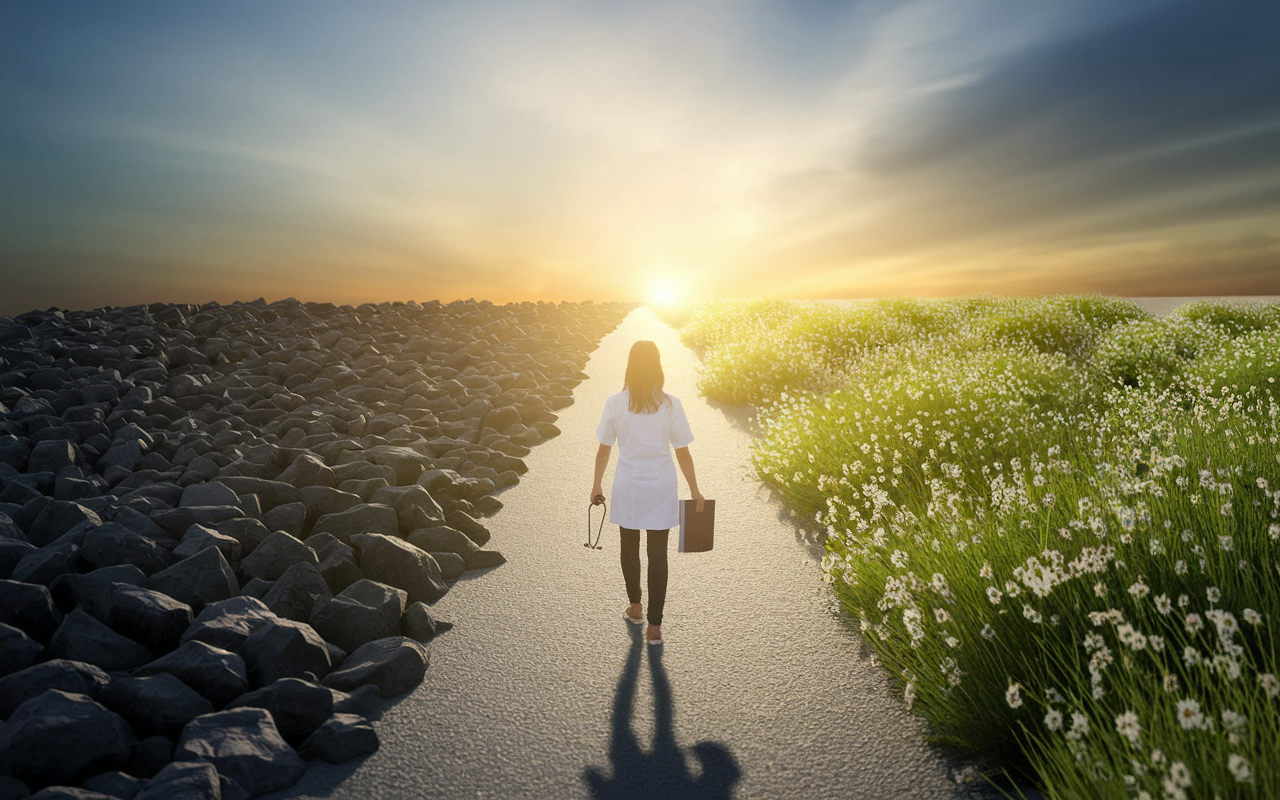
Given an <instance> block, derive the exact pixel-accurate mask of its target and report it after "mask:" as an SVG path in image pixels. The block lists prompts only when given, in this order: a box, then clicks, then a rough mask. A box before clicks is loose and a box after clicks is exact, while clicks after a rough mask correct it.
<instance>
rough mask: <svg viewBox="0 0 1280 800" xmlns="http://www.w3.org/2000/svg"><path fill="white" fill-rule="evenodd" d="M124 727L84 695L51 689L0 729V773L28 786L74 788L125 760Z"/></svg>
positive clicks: (127, 740) (129, 738) (128, 741)
mask: <svg viewBox="0 0 1280 800" xmlns="http://www.w3.org/2000/svg"><path fill="white" fill-rule="evenodd" d="M136 741H137V740H136V739H135V738H134V736H133V731H131V730H130V729H129V725H128V723H126V722H125V721H124V719H123V718H121V717H120V715H119V714H116V713H114V712H112V711H108V710H107V709H105V708H103V707H102V706H101V705H99V704H98V703H96V702H95V701H94V700H93V699H92V698H90V697H89V696H88V695H84V694H75V693H70V692H64V691H60V690H58V689H49V690H47V691H44V692H42V693H40V694H38V695H36V696H35V697H32V698H31V699H29V700H27V701H26V702H25V703H23V704H22V705H20V706H18V708H17V709H15V710H14V712H13V714H12V715H10V716H9V718H8V719H7V720H6V721H5V723H4V725H3V726H0V775H8V776H11V777H14V778H17V779H18V780H20V781H23V782H24V783H26V784H27V785H28V786H48V785H50V784H76V783H79V782H80V781H81V780H84V779H85V778H87V777H89V776H91V775H96V774H97V773H99V772H104V771H106V770H112V769H118V768H120V767H123V766H125V764H126V763H127V762H128V759H129V754H130V751H131V750H132V748H133V746H134V743H135V742H136Z"/></svg>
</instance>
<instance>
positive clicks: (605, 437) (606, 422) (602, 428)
mask: <svg viewBox="0 0 1280 800" xmlns="http://www.w3.org/2000/svg"><path fill="white" fill-rule="evenodd" d="M596 439H597V440H598V441H599V442H600V444H604V445H608V446H610V447H612V446H613V443H614V442H616V441H617V440H618V434H617V433H616V432H615V431H614V429H613V417H612V416H610V414H609V401H608V400H606V401H605V403H604V413H602V414H601V415H600V424H599V425H597V426H596Z"/></svg>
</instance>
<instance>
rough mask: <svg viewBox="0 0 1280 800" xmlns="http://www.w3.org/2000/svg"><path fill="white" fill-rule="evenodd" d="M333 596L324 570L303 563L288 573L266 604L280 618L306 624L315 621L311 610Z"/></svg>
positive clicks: (295, 565)
mask: <svg viewBox="0 0 1280 800" xmlns="http://www.w3.org/2000/svg"><path fill="white" fill-rule="evenodd" d="M332 596H333V592H332V591H330V590H329V584H328V583H327V582H326V581H325V579H324V576H323V575H321V574H320V571H319V570H317V569H316V568H315V567H314V566H312V565H311V564H309V563H307V562H305V561H303V562H300V563H298V564H294V565H293V566H292V567H289V568H288V569H287V570H285V571H284V574H283V575H281V576H280V578H279V579H278V580H277V581H276V582H275V583H274V584H273V585H272V587H271V589H270V591H268V592H267V593H266V595H264V596H263V598H262V602H263V603H266V605H267V608H269V609H271V611H272V612H273V613H274V614H275V615H276V616H277V617H281V618H283V619H292V620H296V621H298V622H306V621H307V620H309V619H311V609H312V608H314V607H315V605H316V601H317V600H319V599H325V600H328V599H329V598H330V597H332Z"/></svg>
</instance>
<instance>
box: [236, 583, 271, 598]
mask: <svg viewBox="0 0 1280 800" xmlns="http://www.w3.org/2000/svg"><path fill="white" fill-rule="evenodd" d="M275 585H276V582H275V581H264V580H263V579H262V578H250V579H249V580H248V581H247V582H246V583H245V584H244V586H241V587H240V594H242V595H244V596H245V597H256V598H257V599H259V600H261V599H262V598H264V597H266V596H267V592H269V591H271V587H272V586H275Z"/></svg>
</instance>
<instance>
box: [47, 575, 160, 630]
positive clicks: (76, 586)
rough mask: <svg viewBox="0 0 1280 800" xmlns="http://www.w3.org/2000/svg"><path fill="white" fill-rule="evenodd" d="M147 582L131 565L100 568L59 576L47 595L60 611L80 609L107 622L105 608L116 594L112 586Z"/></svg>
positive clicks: (136, 584) (50, 586)
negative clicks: (113, 593) (50, 596)
mask: <svg viewBox="0 0 1280 800" xmlns="http://www.w3.org/2000/svg"><path fill="white" fill-rule="evenodd" d="M146 582H147V576H146V575H145V574H143V572H142V570H140V569H138V568H137V567H135V566H133V565H132V564H119V565H117V566H114V567H103V568H102V569H95V570H94V571H92V572H86V573H84V574H83V575H61V576H59V577H57V578H55V579H54V581H53V583H51V584H49V592H50V593H51V594H52V595H53V602H54V603H56V604H57V606H58V607H59V608H63V609H66V610H68V611H69V610H71V609H73V608H75V607H76V606H81V607H82V608H84V610H85V611H87V612H89V613H90V614H93V615H94V616H95V617H97V618H98V619H100V620H102V621H103V622H105V621H106V609H107V606H108V604H109V602H110V600H111V593H112V592H114V591H115V584H117V583H126V584H128V585H130V586H141V585H142V584H144V583H146Z"/></svg>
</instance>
